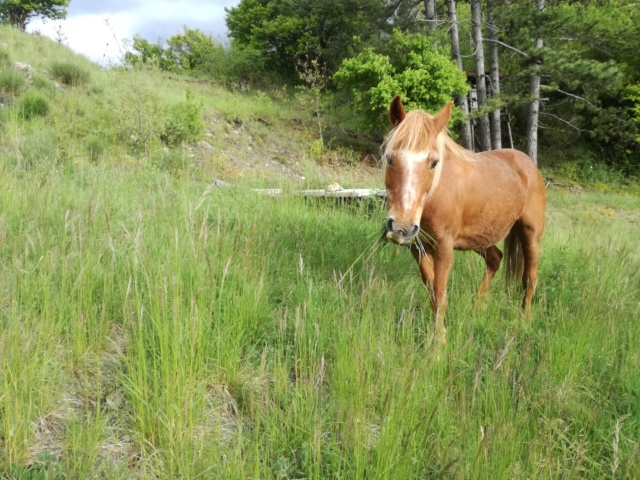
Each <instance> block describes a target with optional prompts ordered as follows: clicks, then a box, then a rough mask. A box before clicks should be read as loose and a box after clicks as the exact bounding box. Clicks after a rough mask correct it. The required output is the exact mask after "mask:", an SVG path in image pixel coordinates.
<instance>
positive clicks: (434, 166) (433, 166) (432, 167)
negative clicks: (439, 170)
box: [431, 160, 438, 170]
mask: <svg viewBox="0 0 640 480" xmlns="http://www.w3.org/2000/svg"><path fill="white" fill-rule="evenodd" d="M436 165H438V160H434V161H433V162H431V170H433V169H434V168H436Z"/></svg>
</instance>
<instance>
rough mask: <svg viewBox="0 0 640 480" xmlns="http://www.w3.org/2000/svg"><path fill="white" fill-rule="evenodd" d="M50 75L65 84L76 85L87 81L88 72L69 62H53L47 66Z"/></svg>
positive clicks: (88, 77)
mask: <svg viewBox="0 0 640 480" xmlns="http://www.w3.org/2000/svg"><path fill="white" fill-rule="evenodd" d="M49 72H50V73H51V75H52V76H53V77H54V78H56V79H57V80H59V81H60V82H61V83H64V84H65V85H69V86H71V87H77V86H80V85H84V84H86V83H88V82H89V79H90V78H91V76H90V74H89V72H88V71H87V70H85V69H84V68H82V67H80V66H78V65H76V64H74V63H70V62H54V63H53V64H52V65H51V67H49Z"/></svg>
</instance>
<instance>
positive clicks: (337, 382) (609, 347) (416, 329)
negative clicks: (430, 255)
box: [0, 27, 640, 480]
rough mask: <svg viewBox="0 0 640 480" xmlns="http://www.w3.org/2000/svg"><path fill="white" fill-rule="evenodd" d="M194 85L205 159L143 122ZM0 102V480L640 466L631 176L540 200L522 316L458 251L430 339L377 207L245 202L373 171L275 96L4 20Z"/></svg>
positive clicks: (525, 475)
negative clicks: (114, 56)
mask: <svg viewBox="0 0 640 480" xmlns="http://www.w3.org/2000/svg"><path fill="white" fill-rule="evenodd" d="M54 58H55V59H56V62H58V63H56V64H55V68H53V67H54V65H53V64H51V62H49V60H50V59H54ZM12 61H23V62H24V61H26V62H29V63H30V64H31V65H32V66H33V68H34V69H35V73H33V74H32V75H31V77H30V78H26V77H23V76H22V75H21V74H20V75H18V74H17V73H16V72H15V69H13V68H12V67H11V62H12ZM60 62H62V63H60ZM65 62H66V63H65ZM75 67H79V68H80V72H79V73H78V75H77V78H78V79H79V80H77V82H78V83H77V84H74V85H72V86H64V85H62V86H61V85H56V84H55V83H54V80H52V79H51V78H50V77H51V76H52V75H53V73H52V71H62V72H66V73H71V74H75V73H74V72H76V70H74V68H75ZM43 72H44V73H43ZM47 72H48V73H47ZM83 72H84V73H83ZM76 73H77V72H76ZM85 73H87V74H88V76H86V75H85ZM74 78H76V77H74ZM72 83H73V82H72ZM187 88H188V89H189V90H191V91H192V92H194V94H195V96H196V98H197V99H198V101H199V100H202V101H203V108H204V121H205V125H204V127H205V130H204V132H205V133H204V135H205V136H204V137H203V138H206V139H207V141H208V142H209V143H210V145H211V147H212V151H213V152H212V153H207V154H206V155H203V154H202V153H201V152H200V153H198V152H195V151H194V150H193V149H191V150H190V149H188V148H186V147H182V146H177V147H168V146H166V145H165V144H163V143H162V141H161V139H160V137H159V136H158V135H159V134H160V133H161V131H162V128H163V127H162V125H161V123H159V122H160V121H161V120H162V121H164V120H166V118H165V117H166V116H167V115H169V113H167V112H174V113H175V110H171V109H172V108H173V106H174V105H176V104H179V102H181V101H184V98H185V90H186V89H187ZM0 96H1V97H2V103H3V105H4V107H0V127H1V128H0V478H7V479H24V480H27V479H28V480H36V479H67V478H69V479H86V478H104V479H130V478H145V479H147V478H150V479H154V478H157V479H167V478H189V479H191V478H193V479H197V478H202V479H209V478H211V479H218V478H220V479H227V478H228V479H248V478H252V479H258V478H260V479H262V478H264V479H272V478H274V479H300V478H314V479H320V478H340V479H373V478H380V479H428V478H456V479H468V478H482V479H502V478H504V479H530V478H536V479H538V478H545V479H546V478H557V479H567V478H593V479H600V478H640V246H639V242H638V239H639V238H640V196H639V195H638V194H637V192H638V191H637V188H636V193H623V192H622V193H615V192H612V191H609V190H608V191H605V192H590V191H586V192H584V193H579V194H575V193H569V192H567V191H566V190H561V189H557V190H550V191H549V208H548V224H547V232H546V235H545V238H544V242H543V253H542V259H541V265H540V268H541V271H540V281H539V286H538V291H537V293H536V296H535V297H534V305H533V311H532V320H531V321H530V322H525V321H524V319H523V315H522V313H521V311H520V308H519V297H520V292H519V291H515V290H514V291H511V292H507V291H506V289H505V285H504V280H503V277H502V275H498V277H497V278H496V281H495V283H494V285H493V289H492V292H491V295H490V297H489V298H488V300H487V301H486V302H485V303H482V304H479V303H477V302H476V301H475V290H476V287H477V284H478V282H479V280H480V278H481V276H482V269H483V263H484V262H483V261H482V259H481V258H480V257H479V256H477V255H475V254H472V253H457V254H456V261H455V265H454V269H453V272H452V275H451V278H450V282H449V303H450V308H449V311H448V314H447V319H446V323H447V335H448V337H447V346H446V348H445V350H441V349H439V347H437V346H436V345H435V344H434V342H433V338H432V325H431V320H430V318H431V317H430V311H429V308H428V302H427V296H426V292H425V290H424V287H423V286H422V284H421V282H420V276H419V273H418V269H417V266H416V265H415V264H414V261H413V259H412V258H411V256H410V254H409V253H408V252H407V251H406V250H403V249H401V248H398V247H395V246H391V245H383V244H377V243H376V237H377V235H378V233H379V232H380V229H381V227H382V224H383V222H384V219H385V217H386V212H385V209H384V208H385V207H384V205H383V204H381V203H376V202H374V201H364V202H362V203H353V204H336V203H333V202H331V201H327V202H324V201H316V200H314V201H310V200H305V199H302V198H299V197H292V196H284V197H282V198H268V197H264V196H260V195H257V194H256V193H254V192H251V191H250V190H249V188H250V187H251V186H256V185H263V186H272V185H273V186H276V185H277V186H282V187H283V188H284V189H285V190H287V189H292V188H299V186H300V184H302V185H308V186H318V185H326V184H327V183H330V182H331V181H335V180H339V181H340V182H341V183H342V184H343V186H345V184H344V183H343V182H344V179H343V178H345V177H352V178H353V180H347V182H354V184H356V183H358V182H361V183H362V185H363V186H369V187H372V186H378V187H380V186H381V184H382V182H381V180H382V179H381V177H371V176H366V175H365V176H361V175H362V173H361V172H362V167H361V166H359V164H358V162H351V163H353V164H354V165H357V166H351V167H348V168H347V167H342V169H341V170H340V169H339V170H338V172H339V173H341V174H343V175H344V176H345V177H341V178H337V179H336V178H328V177H327V175H328V174H327V170H326V167H327V165H326V164H324V163H323V162H326V161H327V159H326V156H327V155H330V154H328V153H326V152H325V154H324V155H325V157H320V158H314V157H313V152H310V151H309V150H310V149H309V147H308V143H309V141H311V140H313V139H314V136H313V135H314V133H313V124H311V127H310V129H309V128H307V126H305V124H304V118H303V120H302V122H299V121H291V120H292V119H293V118H296V117H298V116H300V115H301V114H300V112H296V111H293V110H292V107H291V105H287V104H286V102H285V103H282V104H279V103H277V102H274V101H272V100H270V99H269V97H267V96H266V95H265V94H261V93H259V92H257V93H250V94H244V95H240V94H231V93H229V92H226V91H224V90H223V89H221V88H219V87H216V86H215V85H210V84H208V83H206V82H197V81H195V80H193V79H188V78H176V77H175V76H174V77H171V76H168V75H165V74H161V73H159V72H154V71H145V72H142V73H140V72H135V71H122V70H114V71H110V72H106V71H101V70H99V69H97V68H96V67H95V66H91V65H90V64H89V63H88V62H87V61H85V60H83V59H78V58H77V57H74V56H73V55H72V54H71V53H70V52H69V51H68V50H67V49H65V48H64V47H62V46H60V45H57V44H55V43H53V42H51V41H49V40H46V39H43V38H39V37H33V36H26V35H24V34H22V33H19V32H17V31H15V30H12V29H9V28H6V27H0ZM154 122H155V123H154ZM136 125H137V127H136ZM136 128H137V130H136ZM132 132H134V133H135V135H133V134H132ZM147 133H149V135H150V136H149V137H148V138H147V137H144V135H147ZM151 133H153V135H155V136H153V135H151ZM140 135H142V136H143V137H144V138H142V139H141V137H140ZM305 142H307V143H305ZM316 143H317V142H316ZM345 151H346V150H345ZM194 152H195V153H194ZM351 153H353V152H350V154H351ZM350 158H351V157H350ZM353 158H355V159H357V158H358V157H357V155H355V154H354V156H353ZM296 159H297V160H296ZM252 162H253V163H252ZM260 162H261V164H263V163H266V162H270V163H271V164H272V165H271V167H270V168H272V167H273V164H274V162H276V163H275V166H276V167H277V168H276V169H273V168H272V169H271V170H259V169H256V168H254V167H255V166H256V165H257V164H258V163H260ZM294 162H300V165H299V166H296V164H295V163H294ZM284 167H286V168H289V169H290V170H287V172H297V174H299V173H300V172H303V173H304V176H305V177H306V179H305V180H304V181H300V179H299V178H298V180H296V182H298V183H294V181H293V180H288V179H285V178H284V177H282V176H280V177H278V175H280V171H281V170H283V169H284ZM294 167H295V168H296V169H299V170H294ZM274 172H275V174H278V175H275V176H274V175H273V174H274ZM269 175H271V176H269ZM298 176H300V175H298ZM214 177H218V178H223V179H225V180H228V181H232V182H233V183H234V186H233V187H212V186H210V182H211V180H212V178H214ZM358 179H359V180H358ZM363 179H364V180H363ZM294 180H295V179H294ZM370 182H378V183H377V185H371V184H370ZM347 186H350V185H347ZM601 187H602V188H604V187H607V186H606V185H605V186H601ZM611 190H613V189H611ZM627 191H628V192H633V189H632V188H627Z"/></svg>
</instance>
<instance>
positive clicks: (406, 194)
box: [400, 152, 429, 224]
mask: <svg viewBox="0 0 640 480" xmlns="http://www.w3.org/2000/svg"><path fill="white" fill-rule="evenodd" d="M400 156H401V157H402V162H403V164H404V167H405V172H406V177H405V180H406V181H405V187H404V189H403V191H402V195H401V197H400V205H401V208H402V210H404V211H405V212H406V211H414V212H415V215H416V217H417V218H414V219H413V222H414V224H418V223H420V216H421V215H422V208H419V207H421V206H422V201H423V197H424V195H425V194H426V192H423V191H422V188H421V187H422V181H423V180H424V179H421V178H420V174H419V173H418V172H419V170H423V168H420V167H422V166H423V164H424V163H426V162H427V159H428V158H429V154H428V153H427V152H402V153H401V154H400ZM423 171H424V170H423Z"/></svg>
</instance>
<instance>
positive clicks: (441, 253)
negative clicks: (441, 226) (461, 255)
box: [433, 242, 453, 346]
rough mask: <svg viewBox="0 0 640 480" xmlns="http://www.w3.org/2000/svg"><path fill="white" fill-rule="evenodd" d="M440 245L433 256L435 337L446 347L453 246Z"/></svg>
mask: <svg viewBox="0 0 640 480" xmlns="http://www.w3.org/2000/svg"><path fill="white" fill-rule="evenodd" d="M443 243H444V242H441V243H440V244H439V245H438V249H437V250H436V251H435V252H434V255H433V274H434V275H433V315H434V316H435V327H436V330H435V335H436V338H437V339H438V340H439V341H440V343H441V344H442V345H443V346H444V345H445V343H446V338H445V337H446V333H447V330H446V329H445V327H444V316H445V314H446V313H447V308H448V302H447V281H448V280H449V272H450V271H451V265H453V246H452V245H451V246H449V248H447V245H444V244H443Z"/></svg>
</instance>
